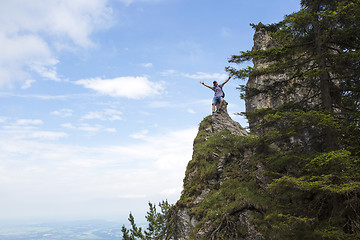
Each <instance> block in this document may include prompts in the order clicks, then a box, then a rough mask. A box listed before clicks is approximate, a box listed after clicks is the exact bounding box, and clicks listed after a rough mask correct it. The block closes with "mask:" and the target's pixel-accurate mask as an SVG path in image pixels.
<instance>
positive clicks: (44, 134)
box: [28, 131, 68, 140]
mask: <svg viewBox="0 0 360 240" xmlns="http://www.w3.org/2000/svg"><path fill="white" fill-rule="evenodd" d="M67 136H68V134H66V133H64V132H51V131H37V132H32V133H30V134H29V135H28V138H36V139H43V140H58V139H59V138H63V137H67Z"/></svg>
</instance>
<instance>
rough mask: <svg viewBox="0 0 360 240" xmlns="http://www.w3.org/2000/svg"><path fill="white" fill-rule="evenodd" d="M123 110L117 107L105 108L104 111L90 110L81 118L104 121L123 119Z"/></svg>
mask: <svg viewBox="0 0 360 240" xmlns="http://www.w3.org/2000/svg"><path fill="white" fill-rule="evenodd" d="M121 115H122V112H120V111H118V110H115V109H105V110H104V111H95V112H89V113H87V114H86V115H84V116H83V117H81V120H91V119H98V120H102V121H115V120H121V119H122V118H121Z"/></svg>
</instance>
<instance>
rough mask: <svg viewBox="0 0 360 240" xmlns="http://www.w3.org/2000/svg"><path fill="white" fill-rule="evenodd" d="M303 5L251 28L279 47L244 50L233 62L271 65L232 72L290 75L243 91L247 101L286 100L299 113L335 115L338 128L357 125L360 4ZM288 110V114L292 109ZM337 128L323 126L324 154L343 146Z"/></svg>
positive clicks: (316, 1)
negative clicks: (280, 18) (261, 96)
mask: <svg viewBox="0 0 360 240" xmlns="http://www.w3.org/2000/svg"><path fill="white" fill-rule="evenodd" d="M301 4H302V9H301V10H300V11H299V12H296V13H293V14H290V15H287V16H286V17H285V19H284V20H283V21H281V22H280V23H276V24H271V25H267V26H265V25H263V24H258V25H253V26H254V28H255V29H260V28H262V29H264V30H265V31H267V32H269V34H270V36H271V37H272V39H273V41H274V42H275V43H276V47H274V48H271V49H269V50H261V49H259V50H255V51H246V52H242V53H241V54H240V55H234V56H232V58H231V60H230V62H235V63H242V62H244V61H249V60H251V59H253V60H254V61H261V62H266V63H268V66H267V67H262V68H255V67H254V68H252V67H249V68H246V69H241V70H235V69H230V70H231V71H233V72H235V73H236V75H237V76H238V77H239V78H246V77H259V76H264V75H280V74H286V76H287V78H285V79H284V80H283V81H277V82H273V83H271V84H268V85H267V86H266V88H263V89H261V91H259V89H249V88H247V89H246V88H245V92H246V94H245V95H246V97H252V96H254V95H256V94H259V93H260V92H261V93H264V92H265V93H266V94H270V95H273V96H274V97H275V98H279V99H286V101H284V103H287V104H294V103H297V105H296V110H297V111H310V110H315V111H318V112H319V113H320V112H321V113H325V114H329V115H330V116H332V117H335V119H336V120H337V123H338V125H339V126H342V121H346V123H347V124H351V123H350V122H349V121H353V123H352V124H351V125H354V124H355V126H356V124H357V123H358V121H359V115H358V112H359V98H358V97H359V92H360V83H359V76H360V63H359V61H360V53H359V48H360V37H359V35H360V34H359V32H360V19H359V18H360V17H359V16H360V7H359V5H360V2H359V0H349V1H335V0H303V1H301ZM299 89H302V92H301V93H302V94H301V99H296V98H298V94H299ZM305 91H306V92H305ZM289 96H293V97H290V98H289ZM295 96H296V97H295ZM284 106H285V105H284ZM292 109H295V106H294V105H293V106H292ZM285 111H287V112H289V111H288V108H287V109H286V110H285ZM279 113H280V109H279ZM249 115H251V113H249ZM349 115H352V117H349ZM324 116H325V115H324ZM255 117H256V116H255ZM298 120H300V119H298ZM302 120H303V119H301V121H302ZM314 121H315V123H316V122H319V119H316V118H315V119H314ZM356 122H357V123H356ZM299 123H300V121H299ZM310 125H312V124H310ZM301 127H303V126H301ZM336 130H337V129H335V128H334V122H333V123H331V124H330V126H325V125H324V126H322V131H321V132H320V133H319V136H322V137H323V139H322V140H321V142H322V143H323V146H322V150H325V151H331V150H335V149H337V148H339V147H341V145H340V143H339V141H338V140H339V139H340V138H339V137H341V136H343V135H342V134H341V132H338V131H336ZM342 130H344V129H342ZM357 142H358V141H357Z"/></svg>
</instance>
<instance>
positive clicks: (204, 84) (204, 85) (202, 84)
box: [200, 81, 212, 90]
mask: <svg viewBox="0 0 360 240" xmlns="http://www.w3.org/2000/svg"><path fill="white" fill-rule="evenodd" d="M200 83H201V84H202V85H204V86H205V87H208V88H210V89H211V90H212V87H211V86H209V85H207V84H205V83H204V82H203V81H200Z"/></svg>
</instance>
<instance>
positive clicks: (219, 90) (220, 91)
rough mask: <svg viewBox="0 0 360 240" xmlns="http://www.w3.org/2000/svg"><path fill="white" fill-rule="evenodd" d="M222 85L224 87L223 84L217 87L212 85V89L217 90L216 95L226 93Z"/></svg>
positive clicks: (219, 95) (220, 95)
mask: <svg viewBox="0 0 360 240" xmlns="http://www.w3.org/2000/svg"><path fill="white" fill-rule="evenodd" d="M222 87H223V85H222V84H219V85H217V86H216V87H212V90H213V91H214V92H215V95H214V97H222V96H223V95H224V94H223V91H222Z"/></svg>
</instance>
